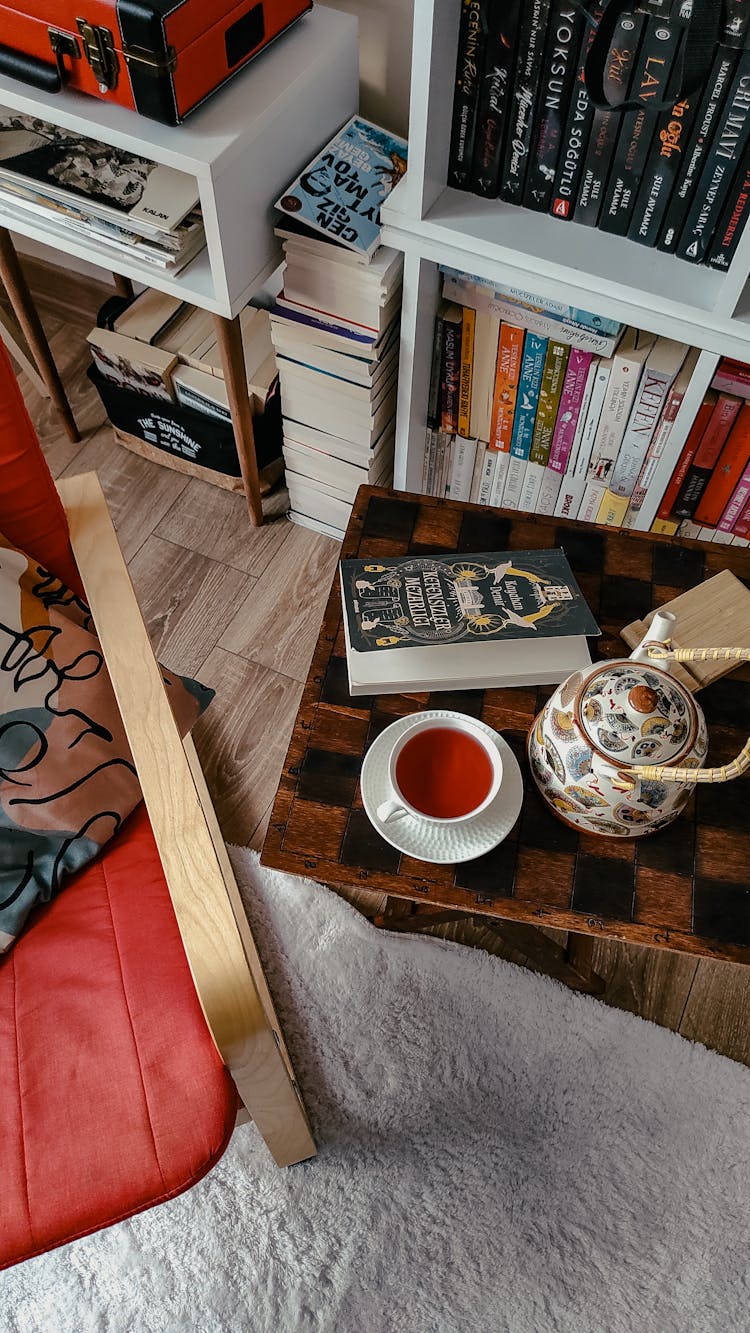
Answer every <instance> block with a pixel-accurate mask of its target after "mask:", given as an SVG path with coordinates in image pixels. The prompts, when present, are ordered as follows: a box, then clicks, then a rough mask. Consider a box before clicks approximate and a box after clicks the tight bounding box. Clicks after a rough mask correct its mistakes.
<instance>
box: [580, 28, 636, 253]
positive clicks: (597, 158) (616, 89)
mask: <svg viewBox="0 0 750 1333" xmlns="http://www.w3.org/2000/svg"><path fill="white" fill-rule="evenodd" d="M645 24H646V15H645V14H642V13H640V12H638V11H633V12H631V11H630V10H626V11H625V13H624V14H621V15H620V18H619V19H618V21H617V26H616V28H615V32H614V36H613V38H612V42H611V44H610V48H609V52H608V54H607V61H606V65H605V70H604V89H605V92H606V94H607V98H608V100H609V101H611V102H623V101H625V100H626V99H627V97H628V95H629V93H630V89H631V86H632V82H633V77H634V74H635V70H636V64H637V56H638V50H639V47H640V44H641V38H642V36H643V30H644V27H645ZM621 120H622V114H621V112H619V111H608V110H605V109H603V108H601V107H597V109H596V112H595V113H594V118H593V121H592V124H591V132H590V134H589V144H588V149H587V151H586V160H585V162H584V165H583V171H582V173H581V184H580V189H579V191H578V199H577V201H576V206H575V212H574V214H573V217H574V220H575V221H576V222H583V223H584V224H585V225H586V226H588V227H595V226H596V224H597V221H598V219H599V214H600V212H601V207H602V204H603V202H604V195H605V190H606V185H607V179H608V177H609V168H610V163H611V161H612V154H613V152H614V149H615V144H616V142H617V136H618V133H619V130H620V122H621Z"/></svg>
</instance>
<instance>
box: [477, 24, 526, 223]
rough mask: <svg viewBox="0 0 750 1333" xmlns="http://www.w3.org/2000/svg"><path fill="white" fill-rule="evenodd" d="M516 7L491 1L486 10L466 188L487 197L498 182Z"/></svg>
mask: <svg viewBox="0 0 750 1333" xmlns="http://www.w3.org/2000/svg"><path fill="white" fill-rule="evenodd" d="M520 9H521V0H494V3H493V4H492V5H491V8H490V13H489V19H488V25H487V43H486V46H485V56H484V70H483V73H482V79H481V82H480V86H479V105H478V110H477V123H476V131H475V137H474V158H473V161H472V168H471V187H470V188H471V189H472V190H473V192H474V193H475V194H481V195H484V196H485V198H488V199H494V198H496V196H497V192H498V187H499V184H500V169H501V167H502V162H503V146H504V142H505V124H506V121H507V118H508V104H509V102H510V84H511V83H512V80H513V62H514V59H515V54H516V38H517V36H518V24H519V17H520Z"/></svg>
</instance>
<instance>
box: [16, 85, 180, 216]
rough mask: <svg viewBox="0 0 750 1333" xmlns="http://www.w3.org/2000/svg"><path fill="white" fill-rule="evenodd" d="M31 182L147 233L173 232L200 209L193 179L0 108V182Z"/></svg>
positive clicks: (53, 196) (64, 200)
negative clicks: (190, 214)
mask: <svg viewBox="0 0 750 1333" xmlns="http://www.w3.org/2000/svg"><path fill="white" fill-rule="evenodd" d="M3 180H7V181H11V182H13V181H18V182H20V183H21V184H22V185H26V186H28V185H29V182H30V181H35V182H36V184H37V186H38V187H40V189H41V192H42V194H44V195H46V196H48V197H49V198H50V199H56V200H58V201H61V202H62V203H70V201H71V197H72V198H73V199H77V200H85V204H86V211H87V212H88V213H90V214H91V215H93V216H97V217H100V218H105V219H110V220H112V221H115V222H120V223H121V224H126V225H127V227H128V228H129V229H130V230H132V231H139V232H141V234H143V235H149V234H150V233H151V232H154V231H156V232H170V231H173V230H174V228H175V227H177V226H178V224H179V223H180V222H182V220H183V218H185V217H186V216H187V214H188V213H190V212H192V210H193V209H194V208H195V207H196V205H197V204H198V202H199V199H200V195H199V192H198V182H197V180H195V178H194V177H192V176H188V175H187V174H186V173H185V172H183V171H176V170H175V169H174V168H173V167H167V166H163V165H162V164H161V163H157V162H151V161H149V160H148V159H147V158H143V157H138V156H137V155H136V154H135V153H129V152H128V151H127V150H126V149H124V148H115V147H113V146H112V144H104V143H99V142H97V141H96V140H94V139H87V138H85V137H83V136H82V135H79V134H75V133H74V132H73V131H72V130H66V129H63V128H62V127H61V126H59V125H50V124H48V122H47V121H45V120H40V119H38V118H37V117H35V116H24V115H21V114H20V113H18V112H15V111H11V110H9V109H7V108H0V184H1V183H2V182H3Z"/></svg>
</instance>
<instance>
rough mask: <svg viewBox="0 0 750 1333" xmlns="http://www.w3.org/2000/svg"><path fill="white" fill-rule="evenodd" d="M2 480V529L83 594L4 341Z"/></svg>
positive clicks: (0, 352)
mask: <svg viewBox="0 0 750 1333" xmlns="http://www.w3.org/2000/svg"><path fill="white" fill-rule="evenodd" d="M0 478H1V481H0V532H3V533H4V534H5V536H6V537H7V538H8V540H9V541H11V542H12V543H13V545H14V546H18V547H19V548H20V549H21V550H22V551H25V552H26V553H27V555H30V556H33V557H34V559H35V560H38V561H39V563H40V564H42V565H44V566H46V568H47V569H51V570H52V572H53V574H57V577H58V578H60V579H62V580H63V582H64V583H67V585H68V587H69V588H73V589H74V591H75V592H76V593H77V594H78V596H79V597H82V596H83V588H82V586H81V580H80V577H79V574H78V570H77V569H76V566H75V561H74V560H73V552H72V550H71V547H70V538H69V536H68V524H67V520H66V518H65V510H64V509H63V507H62V504H61V503H60V497H59V496H58V494H57V491H56V489H55V483H54V482H53V480H52V477H51V475H50V472H49V469H48V467H47V463H46V460H45V458H44V455H43V453H42V450H41V447H40V445H39V441H38V439H37V437H36V431H35V430H34V427H33V426H32V424H31V422H30V420H29V414H28V412H27V411H26V407H25V405H24V401H23V397H22V395H21V390H20V389H19V387H18V382H17V380H16V377H15V375H14V374H13V367H12V366H11V363H10V359H9V357H8V353H7V351H6V350H5V347H4V346H3V344H2V343H1V342H0Z"/></svg>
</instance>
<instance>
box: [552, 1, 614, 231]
mask: <svg viewBox="0 0 750 1333" xmlns="http://www.w3.org/2000/svg"><path fill="white" fill-rule="evenodd" d="M603 13H604V6H603V5H595V6H594V8H593V10H592V12H591V16H590V18H591V21H590V23H589V24H588V25H587V27H586V29H585V30H584V35H583V43H582V47H581V56H580V61H579V65H578V69H577V71H576V76H575V80H574V82H573V91H572V94H571V99H570V109H569V111H568V121H567V124H566V126H565V132H564V134H563V141H562V145H561V148H560V160H559V162H558V164H557V175H556V177H555V185H554V189H553V191H552V202H551V204H550V213H554V215H555V217H557V218H569V217H570V215H571V213H572V212H573V208H574V207H575V201H576V198H577V195H578V186H579V184H580V180H581V173H582V172H583V165H584V162H585V160H586V148H587V147H588V142H589V133H590V131H591V124H592V121H593V119H594V112H595V110H596V108H595V107H594V105H593V103H592V102H591V99H590V98H589V93H588V88H587V87H586V81H585V78H584V68H585V65H586V56H587V55H588V52H589V47H590V46H591V43H592V42H593V40H594V34H595V32H596V26H597V24H598V23H599V22H600V21H601V17H602V14H603Z"/></svg>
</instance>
